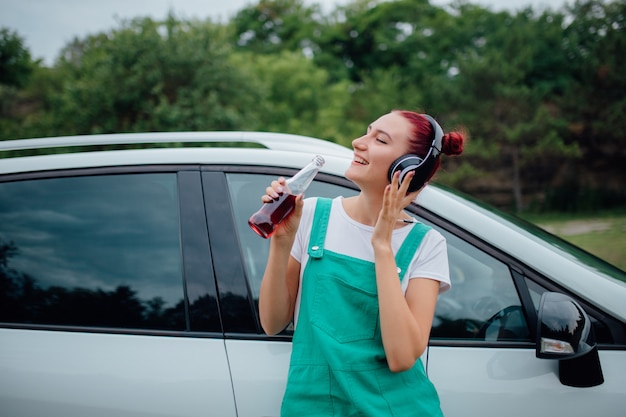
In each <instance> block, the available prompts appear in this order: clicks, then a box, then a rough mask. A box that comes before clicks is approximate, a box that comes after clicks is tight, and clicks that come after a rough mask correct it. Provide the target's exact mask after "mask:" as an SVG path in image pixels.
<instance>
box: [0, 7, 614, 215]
mask: <svg viewBox="0 0 626 417" xmlns="http://www.w3.org/2000/svg"><path fill="white" fill-rule="evenodd" d="M625 25H626V3H624V2H623V1H598V0H575V1H574V3H573V4H571V5H567V6H566V7H564V8H563V9H562V10H551V9H543V10H541V11H537V10H533V9H532V8H531V7H528V8H526V9H523V10H519V11H516V12H515V13H512V12H494V11H491V10H489V9H486V8H484V7H481V6H478V5H476V4H472V3H470V2H469V1H467V0H457V1H455V2H454V3H452V4H451V5H450V6H446V7H437V6H434V5H432V4H431V3H430V2H429V1H427V0H391V1H382V0H353V1H352V2H350V3H348V4H345V5H342V6H338V7H336V8H335V9H334V10H332V11H330V13H328V14H324V13H323V12H322V8H321V6H320V5H318V4H312V5H309V3H307V4H305V3H304V1H303V0H259V1H258V3H256V4H254V3H252V4H250V5H248V6H246V7H244V8H243V9H241V10H240V11H239V12H238V13H237V14H236V15H235V16H234V17H233V18H232V19H231V20H230V21H228V22H225V23H214V22H212V21H210V20H206V21H198V20H191V21H187V20H181V19H178V18H176V16H174V15H172V14H170V15H169V16H167V17H166V18H165V19H163V21H155V20H153V19H151V18H141V17H138V18H136V19H133V20H131V21H124V22H121V23H120V24H119V26H118V27H115V28H112V29H111V30H109V31H107V32H103V33H97V34H94V35H90V36H87V37H85V38H83V39H74V40H73V41H71V42H70V43H68V44H67V45H66V46H65V48H64V49H63V50H62V51H61V53H60V55H59V58H58V60H57V62H56V63H55V64H54V66H52V67H44V66H43V65H42V63H41V62H37V61H32V58H31V57H30V53H29V51H28V49H27V48H26V47H25V46H24V41H23V39H22V38H20V36H19V35H18V34H16V33H13V32H11V31H9V30H8V29H2V31H1V32H0V70H1V72H0V134H1V135H2V136H1V137H2V139H10V138H22V137H36V136H49V135H69V134H78V133H104V132H137V131H156V130H161V131H174V130H265V131H281V132H289V133H296V134H303V135H307V136H316V137H321V138H325V139H328V140H331V141H334V142H337V143H341V144H343V145H346V146H350V144H351V141H352V139H353V138H354V137H357V136H359V135H361V134H362V132H363V131H364V129H365V128H366V126H367V124H368V123H370V122H371V121H372V120H373V119H375V118H376V117H378V116H380V114H382V113H384V112H387V111H389V110H391V109H394V108H406V109H413V110H419V111H424V112H428V113H430V114H432V115H434V116H436V117H437V119H438V120H439V121H440V122H441V123H442V125H443V126H444V129H445V130H453V129H462V130H466V131H468V132H469V140H468V143H467V146H466V151H465V153H464V155H463V156H462V157H461V158H452V159H447V160H444V161H443V165H442V168H443V169H442V171H441V172H440V174H439V175H438V176H437V180H438V181H441V182H445V183H447V184H452V185H454V186H456V187H459V188H461V189H462V190H463V191H465V192H467V193H469V194H472V195H474V196H476V197H479V198H482V199H485V200H487V201H490V202H492V203H495V204H497V205H499V206H501V207H503V208H508V207H511V208H513V209H514V210H516V211H521V210H526V209H528V208H535V209H537V208H543V209H546V210H550V209H552V208H556V207H575V208H579V209H588V210H593V209H597V208H598V207H603V206H606V205H618V206H619V205H621V204H623V201H624V198H622V197H621V196H623V184H624V182H625V181H626V174H625V173H624V170H623V169H622V166H623V164H624V163H625V162H626V135H625V134H624V132H625V131H626V121H625V120H626V119H625V118H624V117H623V115H624V114H625V113H626V95H625V94H624V92H625V91H626V71H624V68H625V67H626V62H625V61H624V60H625V59H626V58H625V57H626V54H624V53H623V51H624V50H626V28H625ZM567 189H569V190H584V192H582V191H581V192H577V193H575V194H568V193H563V192H562V190H567ZM590 195H595V196H617V197H616V198H595V197H594V198H590V197H589V196H590ZM568 197H569V198H572V199H573V200H574V201H572V202H569V201H563V199H566V200H567V198H568Z"/></svg>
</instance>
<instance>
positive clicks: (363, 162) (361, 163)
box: [354, 156, 369, 165]
mask: <svg viewBox="0 0 626 417" xmlns="http://www.w3.org/2000/svg"><path fill="white" fill-rule="evenodd" d="M354 162H355V163H357V164H359V165H369V162H367V161H366V160H365V159H363V158H359V157H358V156H355V157H354Z"/></svg>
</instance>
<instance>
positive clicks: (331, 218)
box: [259, 111, 464, 417]
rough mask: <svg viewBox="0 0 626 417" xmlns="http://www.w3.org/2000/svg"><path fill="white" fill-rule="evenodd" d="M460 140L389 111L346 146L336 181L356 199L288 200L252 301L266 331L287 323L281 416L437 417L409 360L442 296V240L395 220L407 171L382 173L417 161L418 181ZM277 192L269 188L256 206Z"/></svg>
mask: <svg viewBox="0 0 626 417" xmlns="http://www.w3.org/2000/svg"><path fill="white" fill-rule="evenodd" d="M463 142H464V137H463V135H462V134H461V133H458V132H452V133H449V134H445V135H444V134H443V131H442V130H441V127H440V126H439V125H438V124H437V122H435V121H434V120H433V119H432V118H430V116H427V115H421V114H418V113H414V112H410V111H392V112H391V113H388V114H385V115H383V116H381V117H380V118H379V119H377V120H376V121H374V122H373V123H372V124H371V125H370V126H369V127H368V128H367V132H366V133H365V135H363V136H361V137H360V138H357V139H355V140H354V141H353V142H352V146H353V148H354V159H353V161H352V163H351V165H350V166H349V168H348V169H347V171H346V174H345V175H346V177H347V178H348V179H350V180H351V181H353V182H354V183H355V184H356V185H357V186H358V187H359V189H360V194H359V195H357V196H355V197H350V198H342V197H337V198H335V199H333V200H328V199H322V198H310V199H306V200H303V196H302V195H300V196H298V198H297V207H296V210H295V211H294V214H292V215H291V216H290V217H289V218H288V219H287V220H286V221H285V222H284V223H282V224H281V225H280V226H279V227H278V229H277V231H276V232H275V233H274V235H273V236H272V238H271V241H270V253H269V258H268V262H267V267H266V270H265V274H264V276H263V281H262V284H261V291H260V298H259V309H260V317H261V324H262V326H263V329H264V330H265V332H266V333H268V334H275V333H278V332H280V331H282V330H283V329H284V328H285V327H286V326H287V325H288V324H289V323H290V322H292V321H293V322H294V324H295V332H294V337H293V351H292V356H291V362H290V370H289V376H288V380H287V389H286V391H285V395H284V398H283V403H282V410H281V415H283V416H293V417H303V416H342V417H345V416H375V417H381V416H440V415H441V410H440V406H439V398H438V396H437V393H436V391H435V388H434V387H433V385H432V384H431V382H430V381H429V380H428V378H427V377H426V375H425V372H424V368H423V366H422V363H421V361H420V360H419V358H420V356H421V355H422V353H423V352H424V351H425V349H426V346H427V343H428V338H429V334H430V329H431V325H432V320H433V314H434V311H435V304H436V302H437V296H438V294H439V293H441V292H443V291H446V290H447V289H448V288H449V287H450V279H449V273H448V257H447V250H446V242H445V240H444V238H443V236H441V234H439V233H438V232H437V231H435V230H433V229H430V228H429V227H427V226H425V225H423V224H421V223H417V222H414V221H413V220H412V218H411V217H409V216H408V215H407V214H406V213H405V212H404V210H403V209H404V208H405V207H406V206H408V205H409V204H410V203H411V201H413V200H414V199H415V198H416V197H417V195H418V194H419V191H420V190H421V184H420V185H418V186H419V187H420V189H418V190H416V191H412V192H408V190H409V183H410V181H411V180H412V178H413V175H414V174H413V172H409V173H405V174H406V175H404V178H403V180H402V182H400V176H401V173H400V172H395V173H394V174H392V175H391V181H390V179H389V175H390V174H389V171H390V166H391V165H392V164H393V163H394V162H395V161H396V160H397V159H398V158H399V157H401V156H402V155H405V154H415V155H417V156H419V157H420V158H423V159H427V160H428V161H427V162H428V163H427V164H425V166H423V167H421V168H422V171H423V169H424V168H425V167H426V169H427V172H426V174H425V176H424V178H425V179H426V180H427V179H429V178H430V177H431V176H432V175H433V174H434V173H435V171H436V170H437V168H438V166H439V157H438V154H440V153H443V154H446V155H457V154H460V153H461V152H462V151H463ZM427 156H428V158H426V157H427ZM422 174H423V172H422ZM418 175H419V174H418ZM283 186H284V178H279V179H278V180H276V181H274V182H272V184H271V186H270V187H268V188H267V190H266V195H264V196H263V197H262V199H263V201H264V202H269V201H270V200H271V199H272V198H277V197H278V195H279V194H280V193H281V192H282V187H283Z"/></svg>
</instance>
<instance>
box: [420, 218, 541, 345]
mask: <svg viewBox="0 0 626 417" xmlns="http://www.w3.org/2000/svg"><path fill="white" fill-rule="evenodd" d="M439 231H440V232H441V233H442V234H443V235H444V237H445V238H446V241H447V244H448V260H449V264H450V280H451V282H452V288H451V289H450V290H449V291H448V292H445V293H443V294H442V295H440V296H439V300H438V302H437V308H436V310H435V317H434V320H433V328H432V332H431V337H432V338H433V339H473V340H487V341H498V340H510V341H528V340H530V331H529V329H528V326H527V323H526V319H525V316H524V314H523V310H522V307H521V306H522V303H521V301H520V299H519V296H518V294H517V290H516V288H515V285H514V283H513V277H512V275H511V273H510V270H509V268H508V267H507V265H505V264H504V263H502V262H500V261H499V260H497V259H495V258H494V257H492V256H491V255H489V254H487V253H485V252H484V251H482V250H480V249H478V248H476V247H475V246H473V245H471V244H469V243H468V242H466V241H464V240H462V239H460V238H458V237H457V236H455V235H453V234H451V233H449V232H447V231H445V230H442V229H439Z"/></svg>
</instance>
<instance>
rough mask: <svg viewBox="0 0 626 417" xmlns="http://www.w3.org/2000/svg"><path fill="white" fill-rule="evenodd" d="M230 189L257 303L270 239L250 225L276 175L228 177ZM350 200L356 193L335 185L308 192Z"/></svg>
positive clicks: (317, 183)
mask: <svg viewBox="0 0 626 417" xmlns="http://www.w3.org/2000/svg"><path fill="white" fill-rule="evenodd" d="M226 177H227V180H228V187H229V190H230V196H231V201H232V204H233V207H234V213H235V221H236V223H237V232H238V233H239V240H240V244H241V251H242V255H243V260H244V264H245V267H246V276H247V278H248V284H249V286H250V289H251V290H252V293H253V295H254V298H255V300H258V299H259V291H260V288H261V279H262V278H263V272H264V271H265V264H266V263H267V255H268V253H269V240H268V239H263V238H261V237H259V236H258V235H257V234H255V233H254V232H253V231H252V230H251V229H250V227H249V226H248V219H249V218H250V215H251V214H252V213H254V212H255V211H257V210H258V209H259V207H260V205H261V195H262V194H263V192H264V191H265V189H266V188H267V186H268V184H270V183H271V182H272V181H273V180H275V179H276V178H277V175H262V174H228V175H227V176H226ZM340 195H342V196H344V197H349V196H352V195H356V191H355V190H352V189H349V188H346V187H342V186H339V185H335V184H330V183H326V182H321V181H317V180H315V181H313V183H312V184H311V185H310V186H309V188H308V189H307V191H306V197H307V198H308V197H328V198H334V197H337V196H340Z"/></svg>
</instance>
